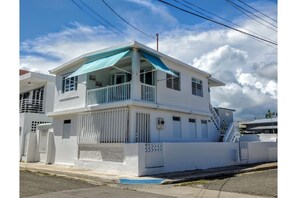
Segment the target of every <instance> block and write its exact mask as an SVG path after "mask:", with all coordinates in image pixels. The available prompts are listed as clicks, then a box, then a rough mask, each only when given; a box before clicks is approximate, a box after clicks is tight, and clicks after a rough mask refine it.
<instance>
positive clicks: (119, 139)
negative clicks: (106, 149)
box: [78, 108, 129, 144]
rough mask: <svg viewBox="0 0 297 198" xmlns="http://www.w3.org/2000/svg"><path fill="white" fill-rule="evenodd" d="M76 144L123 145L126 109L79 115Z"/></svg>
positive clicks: (126, 117)
mask: <svg viewBox="0 0 297 198" xmlns="http://www.w3.org/2000/svg"><path fill="white" fill-rule="evenodd" d="M78 118H79V119H78V133H79V134H78V143H79V144H98V143H125V142H127V139H128V121H129V120H128V118H129V109H128V108H118V109H111V110H104V111H96V112H89V113H82V114H79V117H78Z"/></svg>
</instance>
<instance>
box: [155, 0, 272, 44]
mask: <svg viewBox="0 0 297 198" xmlns="http://www.w3.org/2000/svg"><path fill="white" fill-rule="evenodd" d="M158 1H160V2H162V3H164V4H167V5H169V6H171V7H174V8H176V9H178V10H181V11H183V12H186V13H188V14H192V15H194V16H196V17H199V18H202V19H206V20H208V21H211V22H213V23H216V24H218V25H221V26H224V27H227V28H230V29H232V30H235V31H237V32H240V33H242V34H245V35H248V36H251V37H254V38H256V39H259V40H262V41H265V42H267V43H270V44H273V45H277V43H275V42H271V41H269V40H267V39H263V38H261V37H258V36H255V35H253V34H249V33H247V32H244V31H242V30H239V29H236V28H233V27H231V26H229V25H226V24H224V23H221V22H218V21H215V20H213V19H210V18H207V17H204V16H202V15H198V14H196V13H193V12H191V11H188V10H185V9H183V8H181V7H178V6H176V5H173V4H171V3H168V2H166V1H163V0H158Z"/></svg>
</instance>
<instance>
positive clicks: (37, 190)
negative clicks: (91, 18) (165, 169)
mask: <svg viewBox="0 0 297 198" xmlns="http://www.w3.org/2000/svg"><path fill="white" fill-rule="evenodd" d="M20 197H32V198H33V197H34V198H57V197H59V198H70V197H72V198H76V197H77V198H78V197H80V198H84V197H85V198H87V197H88V198H89V197H90V198H91V197H97V198H110V197H115V198H117V197H119V198H130V197H141V198H168V196H163V195H157V194H152V193H145V192H138V191H133V190H130V189H125V188H117V187H109V186H98V185H92V184H88V183H86V182H83V181H79V180H73V179H67V178H63V177H57V176H50V175H46V174H37V173H32V172H29V171H21V172H20Z"/></svg>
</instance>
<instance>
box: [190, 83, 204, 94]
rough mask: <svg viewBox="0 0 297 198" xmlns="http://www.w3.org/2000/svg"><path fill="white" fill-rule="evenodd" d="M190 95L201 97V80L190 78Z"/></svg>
mask: <svg viewBox="0 0 297 198" xmlns="http://www.w3.org/2000/svg"><path fill="white" fill-rule="evenodd" d="M192 94H193V95H195V96H201V97H203V89H202V80H199V79H196V78H192Z"/></svg>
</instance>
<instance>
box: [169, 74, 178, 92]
mask: <svg viewBox="0 0 297 198" xmlns="http://www.w3.org/2000/svg"><path fill="white" fill-rule="evenodd" d="M173 73H174V74H175V75H176V76H173V75H171V74H166V87H167V88H169V89H174V90H177V91H180V74H179V72H177V71H173Z"/></svg>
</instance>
